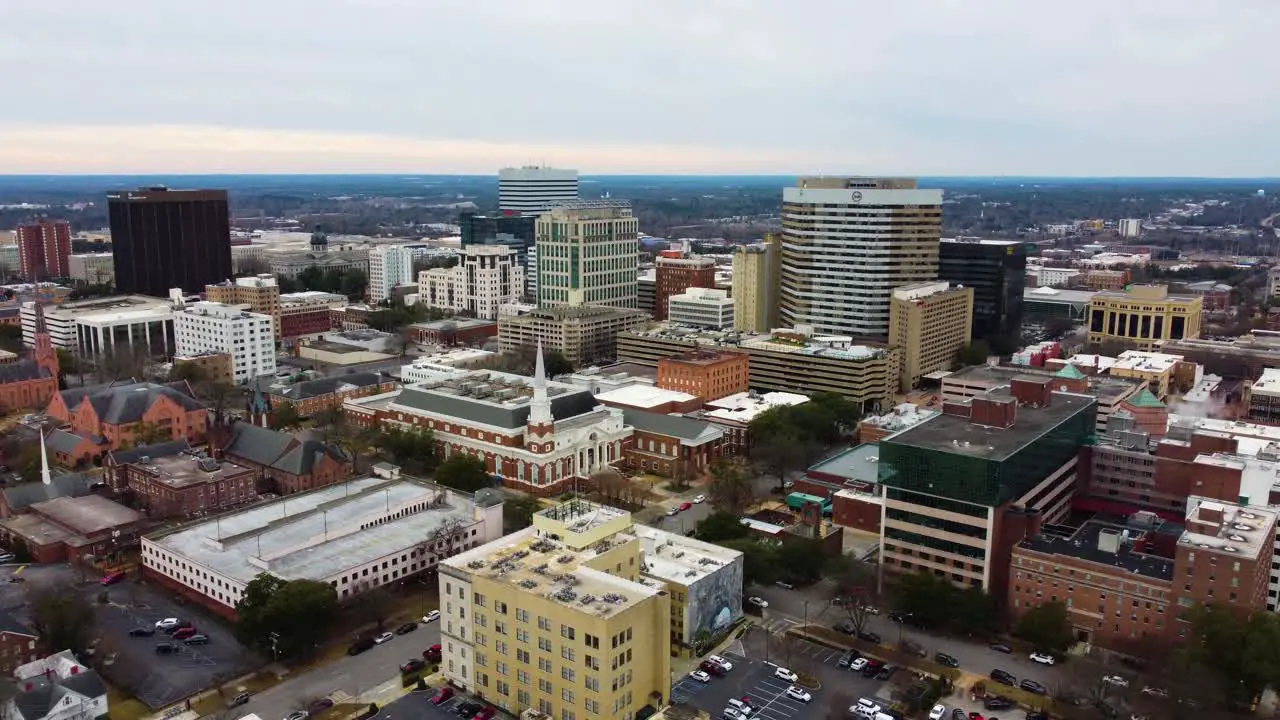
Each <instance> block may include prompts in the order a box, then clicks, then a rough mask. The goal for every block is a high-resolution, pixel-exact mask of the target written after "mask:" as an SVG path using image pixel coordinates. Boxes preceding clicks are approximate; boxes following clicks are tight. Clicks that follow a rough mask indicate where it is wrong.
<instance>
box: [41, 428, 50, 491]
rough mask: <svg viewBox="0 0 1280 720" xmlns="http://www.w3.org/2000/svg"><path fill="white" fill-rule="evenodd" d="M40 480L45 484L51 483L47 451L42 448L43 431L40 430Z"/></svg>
mask: <svg viewBox="0 0 1280 720" xmlns="http://www.w3.org/2000/svg"><path fill="white" fill-rule="evenodd" d="M40 481H41V482H43V483H44V484H45V485H52V484H53V473H51V472H49V452H48V451H47V450H45V449H44V431H43V430H42V431H40Z"/></svg>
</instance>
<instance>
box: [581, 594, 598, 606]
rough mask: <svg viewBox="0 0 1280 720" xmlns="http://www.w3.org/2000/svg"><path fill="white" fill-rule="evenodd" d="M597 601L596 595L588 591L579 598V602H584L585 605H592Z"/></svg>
mask: <svg viewBox="0 0 1280 720" xmlns="http://www.w3.org/2000/svg"><path fill="white" fill-rule="evenodd" d="M595 601H596V596H595V595H592V594H590V593H587V594H586V595H583V596H582V597H580V598H578V602H580V603H582V604H583V605H590V604H591V603H593V602H595Z"/></svg>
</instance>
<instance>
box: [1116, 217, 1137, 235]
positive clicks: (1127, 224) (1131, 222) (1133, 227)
mask: <svg viewBox="0 0 1280 720" xmlns="http://www.w3.org/2000/svg"><path fill="white" fill-rule="evenodd" d="M1119 230H1120V237H1127V238H1136V237H1141V236H1142V218H1123V219H1122V220H1120V227H1119Z"/></svg>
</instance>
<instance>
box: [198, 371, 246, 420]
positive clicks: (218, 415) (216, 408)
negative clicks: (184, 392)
mask: <svg viewBox="0 0 1280 720" xmlns="http://www.w3.org/2000/svg"><path fill="white" fill-rule="evenodd" d="M191 391H192V393H193V394H195V395H196V397H199V398H201V399H203V400H204V402H205V403H206V404H207V405H208V406H209V409H210V410H212V411H213V422H214V423H215V424H217V425H221V424H222V421H223V416H224V415H225V414H226V412H227V406H228V405H229V404H230V402H231V398H232V397H233V396H234V394H235V393H236V386H235V385H233V384H231V383H230V382H228V381H226V380H223V379H221V378H209V379H207V380H202V381H199V382H196V383H193V384H191Z"/></svg>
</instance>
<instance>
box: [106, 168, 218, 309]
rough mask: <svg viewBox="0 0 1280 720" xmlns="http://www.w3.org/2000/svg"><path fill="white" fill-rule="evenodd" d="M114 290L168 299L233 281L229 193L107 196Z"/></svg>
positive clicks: (160, 191) (159, 190) (154, 191)
mask: <svg viewBox="0 0 1280 720" xmlns="http://www.w3.org/2000/svg"><path fill="white" fill-rule="evenodd" d="M107 211H108V217H109V218H110V220H111V254H112V256H113V257H114V260H115V266H116V289H117V290H118V291H120V292H121V293H139V294H142V295H151V296H154V297H167V296H168V294H169V290H170V288H182V289H183V290H184V291H186V292H188V293H196V292H202V291H203V290H204V286H205V285H207V284H209V283H215V282H220V281H222V280H226V279H227V278H229V277H231V274H232V271H231V216H230V214H229V212H228V208H227V191H226V190H169V189H168V188H165V187H149V188H142V189H140V190H130V191H124V192H115V193H108V194H107Z"/></svg>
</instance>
